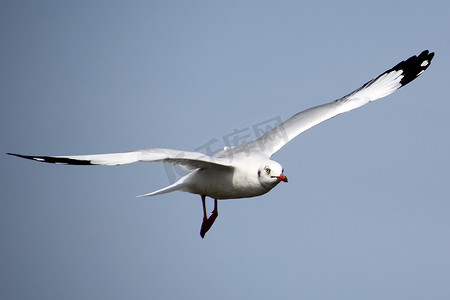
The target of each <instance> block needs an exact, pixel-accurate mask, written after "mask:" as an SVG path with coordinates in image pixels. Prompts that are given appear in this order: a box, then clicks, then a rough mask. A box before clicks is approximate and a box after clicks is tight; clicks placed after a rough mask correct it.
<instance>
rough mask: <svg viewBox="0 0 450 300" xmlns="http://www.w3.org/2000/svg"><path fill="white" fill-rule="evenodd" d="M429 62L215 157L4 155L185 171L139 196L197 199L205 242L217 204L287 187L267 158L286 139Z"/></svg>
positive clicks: (375, 95)
mask: <svg viewBox="0 0 450 300" xmlns="http://www.w3.org/2000/svg"><path fill="white" fill-rule="evenodd" d="M433 57H434V53H433V52H429V51H428V50H425V51H423V52H422V53H420V54H419V55H418V56H416V55H414V56H411V57H410V58H408V59H407V60H404V61H402V62H400V63H398V64H397V65H395V66H394V67H393V68H391V69H389V70H387V71H386V72H384V73H382V74H381V75H379V76H378V77H376V78H374V79H372V80H370V81H368V82H367V83H366V84H364V85H363V86H362V87H360V88H359V89H357V90H355V91H353V92H351V93H350V94H348V95H346V96H344V97H342V98H339V99H337V100H335V101H333V102H330V103H327V104H323V105H319V106H315V107H311V108H309V109H306V110H304V111H301V112H299V113H297V114H295V115H293V116H292V117H291V118H289V119H288V120H286V121H285V122H283V123H281V124H279V125H278V126H275V127H274V128H272V129H271V130H268V131H267V132H266V133H265V134H263V135H262V136H261V137H259V138H257V139H256V140H254V141H251V142H249V143H247V144H244V145H240V146H236V147H225V148H224V149H223V150H221V151H220V152H218V153H217V154H216V155H214V156H208V155H205V154H202V153H198V152H189V151H179V150H172V149H162V148H150V149H144V150H136V151H130V152H124V153H111V154H95V155H76V156H34V155H22V154H15V153H7V154H9V155H14V156H18V157H21V158H26V159H32V160H35V161H39V162H46V163H53V164H65V165H105V166H113V165H124V164H130V163H134V162H164V163H169V164H172V165H180V166H182V167H183V168H185V169H186V170H188V171H190V172H189V173H188V174H187V175H185V176H183V177H182V178H180V179H179V180H178V181H176V182H175V183H173V184H171V185H169V186H167V187H164V188H162V189H159V190H157V191H154V192H151V193H148V194H144V195H140V196H138V197H144V196H156V195H160V194H165V193H169V192H173V191H183V192H189V193H193V194H198V195H200V196H201V199H202V205H203V222H202V226H201V229H200V236H201V237H202V238H204V237H205V234H206V232H207V231H208V230H209V229H210V228H211V226H212V225H213V223H214V221H215V220H216V218H217V216H218V215H219V214H218V209H217V200H223V199H237V198H249V197H256V196H260V195H263V194H265V193H267V192H269V191H270V190H272V189H273V188H274V187H275V186H277V185H278V184H279V183H280V182H288V179H287V177H286V176H285V175H284V174H283V172H284V170H283V167H282V166H281V165H280V164H279V163H278V162H276V161H273V160H271V159H270V158H271V156H272V155H273V154H274V153H275V152H277V151H278V150H280V149H281V148H282V147H283V146H284V145H286V144H287V143H288V142H289V141H290V140H292V139H293V138H295V137H296V136H298V135H299V134H301V133H302V132H304V131H306V130H308V129H309V128H311V127H313V126H315V125H317V124H319V123H321V122H323V121H326V120H328V119H330V118H333V117H335V116H337V115H339V114H342V113H344V112H348V111H350V110H353V109H356V108H358V107H361V106H363V105H365V104H367V103H369V102H371V101H375V100H378V99H381V98H383V97H386V96H388V95H390V94H392V93H393V92H395V91H396V90H398V89H399V88H401V87H402V86H404V85H406V84H408V83H410V82H411V81H413V80H414V79H416V78H417V77H418V76H419V75H420V74H422V73H423V72H424V71H425V70H426V69H427V68H428V67H429V66H430V63H431V60H432V59H433ZM206 197H210V198H212V199H214V209H213V211H212V213H211V215H210V216H209V217H208V215H207V212H206Z"/></svg>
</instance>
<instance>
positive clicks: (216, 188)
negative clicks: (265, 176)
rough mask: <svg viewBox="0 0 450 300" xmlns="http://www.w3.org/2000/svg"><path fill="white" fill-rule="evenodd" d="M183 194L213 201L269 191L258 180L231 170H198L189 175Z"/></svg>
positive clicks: (252, 195)
mask: <svg viewBox="0 0 450 300" xmlns="http://www.w3.org/2000/svg"><path fill="white" fill-rule="evenodd" d="M187 182H188V184H187V185H186V187H185V188H183V189H182V190H183V191H185V192H189V193H193V194H199V195H205V196H209V197H211V198H215V199H237V198H249V197H255V196H260V195H262V194H265V193H267V192H268V191H269V189H267V188H264V187H263V186H262V185H261V183H260V182H259V180H258V178H257V177H256V176H255V177H251V176H249V175H248V174H246V173H245V172H239V170H236V169H232V168H223V169H222V168H221V169H199V170H196V171H194V172H192V173H191V175H190V176H189V178H188V179H187Z"/></svg>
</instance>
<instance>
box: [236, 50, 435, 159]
mask: <svg viewBox="0 0 450 300" xmlns="http://www.w3.org/2000/svg"><path fill="white" fill-rule="evenodd" d="M433 56H434V53H433V52H431V53H430V52H429V51H428V50H425V51H423V52H422V53H421V54H419V55H418V56H412V57H410V58H408V59H407V60H405V61H402V62H400V63H398V64H397V65H395V66H394V67H393V68H391V69H389V70H387V71H386V72H384V73H383V74H381V75H380V76H378V77H376V78H375V79H373V80H370V81H369V82H367V83H366V84H364V85H363V86H362V87H360V88H359V89H357V90H355V91H353V92H351V93H350V94H348V95H346V96H344V97H342V98H340V99H338V100H335V101H333V102H331V103H327V104H323V105H319V106H315V107H312V108H309V109H307V110H304V111H302V112H299V113H297V114H296V115H294V116H292V117H291V118H289V119H288V120H286V121H285V122H284V123H282V124H280V125H279V126H277V127H275V128H273V129H272V130H270V131H268V132H267V133H265V134H264V135H263V136H261V137H260V138H258V139H257V140H255V141H253V142H250V143H248V144H246V145H244V146H241V147H239V148H240V149H239V148H238V149H233V151H234V152H238V151H250V150H253V151H261V152H262V153H263V154H265V155H266V156H268V157H270V156H271V155H272V154H274V153H275V152H277V151H278V150H279V149H280V148H281V147H283V146H284V145H286V144H287V143H288V142H289V141H290V140H292V139H293V138H295V137H296V136H297V135H299V134H301V133H302V132H304V131H306V130H308V129H309V128H311V127H313V126H315V125H317V124H319V123H321V122H323V121H326V120H328V119H330V118H333V117H335V116H337V115H339V114H341V113H344V112H347V111H350V110H353V109H356V108H358V107H361V106H363V105H365V104H367V103H369V102H371V101H375V100H378V99H381V98H383V97H386V96H388V95H390V94H392V93H393V92H395V91H396V90H398V89H399V88H401V87H402V86H405V85H406V84H408V83H409V82H411V81H412V80H414V79H415V78H417V77H418V76H419V75H420V74H422V73H423V72H424V71H425V70H426V69H427V68H428V67H429V66H430V63H431V60H432V59H433Z"/></svg>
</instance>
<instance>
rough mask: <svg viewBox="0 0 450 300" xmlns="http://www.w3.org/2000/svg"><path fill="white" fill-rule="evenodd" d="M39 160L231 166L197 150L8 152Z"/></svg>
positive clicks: (99, 163)
mask: <svg viewBox="0 0 450 300" xmlns="http://www.w3.org/2000/svg"><path fill="white" fill-rule="evenodd" d="M8 154H9V155H14V156H18V157H22V158H26V159H32V160H35V161H39V162H46V163H53V164H65V165H104V166H114V165H125V164H131V163H134V162H139V161H142V162H166V163H170V164H173V165H181V166H182V167H184V168H186V169H188V170H194V169H198V168H209V167H232V165H231V164H229V163H227V162H226V160H224V159H220V158H213V157H210V156H207V155H204V154H202V153H198V152H189V151H179V150H172V149H162V148H150V149H144V150H136V151H130V152H124V153H111V154H94V155H75V156H35V155H22V154H14V153H8Z"/></svg>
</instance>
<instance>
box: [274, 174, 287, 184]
mask: <svg viewBox="0 0 450 300" xmlns="http://www.w3.org/2000/svg"><path fill="white" fill-rule="evenodd" d="M273 177H275V178H276V179H278V180H279V181H284V182H288V179H287V177H286V176H284V175H283V174H280V176H273Z"/></svg>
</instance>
